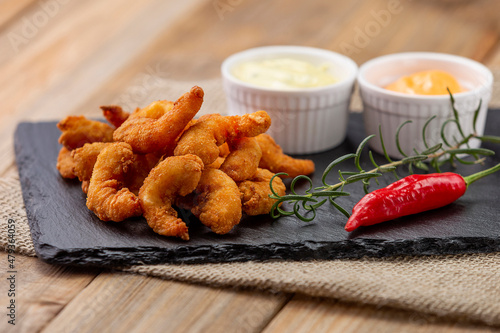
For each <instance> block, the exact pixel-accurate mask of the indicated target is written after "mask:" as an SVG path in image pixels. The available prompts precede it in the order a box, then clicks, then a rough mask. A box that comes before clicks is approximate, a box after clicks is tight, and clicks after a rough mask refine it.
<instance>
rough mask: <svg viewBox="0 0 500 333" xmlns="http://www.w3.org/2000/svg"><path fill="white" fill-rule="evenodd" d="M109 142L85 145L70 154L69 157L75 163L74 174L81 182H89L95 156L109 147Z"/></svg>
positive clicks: (95, 159)
mask: <svg viewBox="0 0 500 333" xmlns="http://www.w3.org/2000/svg"><path fill="white" fill-rule="evenodd" d="M110 144H112V143H110V142H94V143H86V144H84V145H83V147H80V148H77V149H75V150H73V151H72V152H71V156H72V157H73V160H74V161H75V166H74V173H75V175H76V176H77V177H78V180H80V181H81V182H83V181H85V180H90V178H91V177H92V170H93V169H94V165H95V162H96V161H97V156H99V154H100V153H101V151H102V150H103V149H104V148H106V147H107V146H109V145H110Z"/></svg>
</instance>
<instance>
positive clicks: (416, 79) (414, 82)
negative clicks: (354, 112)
mask: <svg viewBox="0 0 500 333" xmlns="http://www.w3.org/2000/svg"><path fill="white" fill-rule="evenodd" d="M446 88H449V89H450V91H451V93H453V94H454V93H459V92H462V91H464V90H463V89H462V87H460V84H459V83H458V81H457V80H456V79H455V78H454V77H453V76H452V75H451V74H449V73H447V72H444V71H440V70H428V71H423V72H418V73H414V74H412V75H409V76H403V77H402V78H400V79H399V80H397V81H395V82H393V83H391V84H389V85H388V86H386V87H385V89H388V90H392V91H396V92H400V93H405V94H411V95H447V94H448V91H447V90H446Z"/></svg>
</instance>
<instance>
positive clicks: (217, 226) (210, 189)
mask: <svg viewBox="0 0 500 333" xmlns="http://www.w3.org/2000/svg"><path fill="white" fill-rule="evenodd" d="M195 194H196V195H195V199H194V206H193V207H192V208H191V212H192V213H193V214H194V215H195V216H196V217H198V218H199V219H200V221H201V223H203V224H204V225H206V226H207V227H210V228H211V229H212V231H214V232H215V233H217V234H227V233H228V232H229V231H231V229H232V228H233V227H234V226H235V225H237V224H238V223H240V220H241V216H242V212H241V199H240V191H239V190H238V186H237V185H236V183H235V182H234V180H232V179H231V178H230V177H229V176H228V175H226V174H225V173H224V172H222V171H220V170H217V169H211V168H207V169H205V170H204V171H203V173H202V175H201V179H200V182H199V183H198V186H197V187H196V191H195Z"/></svg>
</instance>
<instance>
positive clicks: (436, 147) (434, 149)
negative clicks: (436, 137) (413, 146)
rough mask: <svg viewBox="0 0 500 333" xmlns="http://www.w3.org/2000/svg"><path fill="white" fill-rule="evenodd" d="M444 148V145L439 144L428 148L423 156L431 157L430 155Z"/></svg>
mask: <svg viewBox="0 0 500 333" xmlns="http://www.w3.org/2000/svg"><path fill="white" fill-rule="evenodd" d="M442 147H443V144H442V143H438V144H437V145H435V146H432V147H430V148H429V147H427V149H426V150H424V151H423V152H422V153H421V154H422V155H430V154H434V153H435V152H437V151H438V150H439V149H441V148H442Z"/></svg>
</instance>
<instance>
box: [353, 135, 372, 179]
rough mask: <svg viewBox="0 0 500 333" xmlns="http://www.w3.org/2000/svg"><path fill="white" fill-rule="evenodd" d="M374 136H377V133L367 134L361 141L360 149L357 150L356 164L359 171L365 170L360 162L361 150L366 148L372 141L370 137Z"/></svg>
mask: <svg viewBox="0 0 500 333" xmlns="http://www.w3.org/2000/svg"><path fill="white" fill-rule="evenodd" d="M373 137H375V134H372V135H369V136H367V137H366V138H365V139H364V140H363V141H361V143H360V144H359V146H358V149H357V150H356V157H355V158H354V164H355V165H356V167H357V168H358V170H359V171H363V169H362V168H361V165H360V164H359V159H360V157H361V152H362V151H363V148H365V146H366V144H367V143H368V141H370V139H372V138H373Z"/></svg>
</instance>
